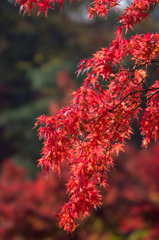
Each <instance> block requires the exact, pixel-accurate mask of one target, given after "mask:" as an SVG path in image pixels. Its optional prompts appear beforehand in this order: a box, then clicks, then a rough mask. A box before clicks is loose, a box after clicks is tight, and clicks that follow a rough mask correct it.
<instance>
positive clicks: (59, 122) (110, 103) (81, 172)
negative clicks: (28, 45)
mask: <svg viewBox="0 0 159 240" xmlns="http://www.w3.org/2000/svg"><path fill="white" fill-rule="evenodd" d="M119 2H120V1H117V0H102V1H101V0H94V1H92V2H91V4H90V7H89V9H88V11H89V15H90V16H89V17H90V18H91V17H95V16H96V15H97V16H103V17H105V18H106V15H107V13H108V12H109V11H110V9H112V8H115V9H116V7H117V6H118V5H119ZM55 3H57V4H58V3H59V4H60V6H61V7H62V3H63V0H61V1H60V0H57V1H55V0H53V1H52V0H16V4H20V5H21V7H20V10H21V11H24V13H27V12H28V13H29V14H31V13H32V11H33V10H34V8H36V7H37V8H38V14H39V13H40V12H41V11H42V10H44V12H45V15H46V16H47V10H48V8H52V9H53V6H54V4H55ZM157 3H158V0H140V1H139V0H134V1H133V2H132V3H131V4H130V6H129V7H128V8H127V9H126V10H125V12H124V13H123V14H122V16H121V17H120V19H119V21H118V27H117V29H116V38H115V39H114V40H113V41H112V42H111V43H110V45H109V47H105V48H102V49H101V50H100V51H98V52H96V53H95V54H94V55H93V57H92V58H89V59H83V60H81V62H80V64H79V67H78V71H77V74H78V75H79V74H82V73H84V72H86V75H87V76H86V79H85V81H84V83H83V84H82V86H81V87H80V88H79V90H78V91H76V92H74V93H73V95H74V98H73V100H72V104H71V105H70V106H68V107H65V108H62V109H61V110H60V111H58V112H57V114H56V115H55V116H54V115H52V116H45V115H43V116H41V117H39V118H38V120H37V123H36V126H39V136H40V139H43V140H44V147H43V151H42V154H43V156H42V158H41V159H39V166H41V167H42V168H44V171H45V172H46V173H48V172H49V170H53V171H57V173H58V174H59V175H60V166H61V163H63V162H66V163H67V164H68V165H69V166H70V178H69V180H68V184H67V194H68V196H69V201H68V202H67V203H66V204H65V205H64V206H63V208H62V210H61V212H60V213H59V217H58V218H59V220H60V222H59V225H60V227H64V229H65V230H67V231H68V232H72V231H73V230H74V229H75V228H76V226H77V224H78V219H79V217H80V216H82V217H85V216H87V215H89V214H90V210H91V208H92V207H94V208H97V207H98V206H100V205H101V199H102V196H101V193H100V191H101V188H102V187H104V188H106V187H107V172H108V170H109V169H110V167H111V166H112V165H113V158H112V154H114V153H116V154H117V155H118V152H119V151H120V150H122V148H123V146H124V145H125V140H126V139H127V138H130V137H131V134H132V132H133V130H132V129H131V123H132V121H133V119H134V118H136V119H137V120H138V121H139V122H140V124H141V132H142V135H143V136H144V137H143V143H142V145H143V146H144V147H147V145H148V143H149V142H150V141H152V140H156V139H157V138H158V136H159V113H158V106H159V95H158V93H159V82H158V80H155V81H154V83H153V84H152V86H149V85H150V84H148V83H149V79H150V77H151V75H152V73H153V72H154V71H155V70H156V69H157V67H158V63H159V34H158V33H153V34H150V33H147V34H136V35H135V36H131V37H130V38H129V39H128V38H127V35H126V33H127V32H130V31H131V29H133V27H134V25H135V24H136V23H140V21H141V20H143V19H147V18H148V17H149V15H150V13H151V11H152V10H153V9H154V8H155V6H156V4H157ZM130 34H131V32H130ZM145 86H146V87H145ZM143 105H146V107H145V109H144V110H143V112H142V117H141V118H140V117H139V114H140V115H141V111H142V106H143Z"/></svg>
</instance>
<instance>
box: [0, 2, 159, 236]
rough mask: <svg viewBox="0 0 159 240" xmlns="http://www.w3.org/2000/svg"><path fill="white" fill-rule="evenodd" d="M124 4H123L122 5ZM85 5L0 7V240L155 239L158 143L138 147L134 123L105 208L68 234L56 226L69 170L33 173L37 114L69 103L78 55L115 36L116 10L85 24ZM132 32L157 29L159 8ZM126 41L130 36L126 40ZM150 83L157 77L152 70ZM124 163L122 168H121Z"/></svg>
mask: <svg viewBox="0 0 159 240" xmlns="http://www.w3.org/2000/svg"><path fill="white" fill-rule="evenodd" d="M128 4H129V1H124V2H123V7H126V5H128ZM88 5H89V1H87V0H86V1H81V2H80V3H79V2H77V1H76V2H73V3H72V5H71V6H70V4H69V1H65V3H64V7H63V11H62V13H61V12H60V11H59V8H58V7H57V9H55V11H54V12H51V11H50V12H49V14H48V18H47V19H46V18H45V17H44V14H41V15H40V16H39V17H37V16H36V13H34V14H33V15H32V16H27V15H26V16H21V15H19V14H18V11H19V9H18V7H15V6H14V1H10V2H9V1H7V0H1V4H0V16H1V17H0V101H1V104H0V136H1V137H0V174H1V175H0V240H26V239H27V240H28V239H29V240H56V239H57V240H64V239H65V240H67V239H77V240H78V239H79V240H85V239H88V240H124V239H128V240H140V239H143V240H159V144H154V145H152V146H151V147H150V148H149V149H148V150H146V151H145V150H144V151H143V150H142V151H141V150H140V151H138V149H139V148H140V145H141V136H140V132H139V126H137V124H136V122H134V123H133V126H134V128H135V134H134V136H133V137H132V140H131V142H129V143H128V146H127V147H126V149H125V150H126V152H125V153H123V154H121V155H120V156H119V158H118V159H117V161H116V162H115V168H114V169H112V171H111V172H110V176H109V178H108V182H109V183H110V187H109V188H108V191H107V193H106V192H103V195H104V199H103V201H104V204H103V206H102V208H100V209H98V210H97V211H96V212H95V211H92V215H91V217H89V218H88V219H86V220H84V221H83V222H81V224H80V226H79V227H78V228H77V230H76V231H75V232H74V234H73V235H67V234H66V233H65V232H64V231H63V230H60V229H58V227H57V226H58V222H57V220H56V214H57V213H58V212H59V210H60V208H61V206H62V204H63V203H64V201H66V195H65V184H66V182H67V177H68V170H67V167H66V166H64V167H63V170H62V177H61V179H60V181H59V179H58V178H57V177H56V176H55V175H54V174H51V175H50V176H49V177H48V179H47V180H46V179H45V178H44V175H43V174H42V173H41V170H40V169H38V168H37V159H38V158H39V157H40V152H41V148H42V143H41V142H40V141H39V139H38V134H37V131H36V129H34V130H33V127H34V123H35V121H36V118H37V117H38V116H40V115H41V114H48V115H50V114H55V113H56V111H57V110H58V109H60V108H61V107H62V106H66V105H69V104H70V101H71V96H70V94H71V93H72V91H75V90H76V89H77V88H78V87H79V86H80V85H81V83H82V82H83V79H84V76H80V77H79V78H77V77H76V74H75V72H76V71H77V65H78V63H79V62H80V60H81V59H82V58H87V57H91V55H92V54H93V53H95V51H97V50H100V48H101V47H105V46H108V45H109V43H110V42H111V40H112V39H113V38H114V36H115V35H114V31H115V28H116V22H117V18H118V17H120V15H121V13H122V11H123V7H121V8H119V11H118V12H115V11H111V12H110V14H109V15H108V19H107V21H105V20H103V19H96V18H95V19H94V20H92V19H91V20H87V7H88ZM151 16H152V18H151V19H149V21H144V22H143V23H142V24H141V25H137V26H136V27H135V29H134V30H133V31H131V32H130V33H129V34H135V32H138V33H147V32H150V33H151V32H156V31H158V30H159V7H158V6H156V8H155V10H154V11H153V12H152V13H151ZM128 37H130V35H128ZM153 78H155V79H157V78H159V72H157V71H156V72H155V73H154V75H153V76H152V79H151V80H150V82H153ZM123 162H124V163H123Z"/></svg>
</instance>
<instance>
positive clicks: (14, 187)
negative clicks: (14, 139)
mask: <svg viewBox="0 0 159 240" xmlns="http://www.w3.org/2000/svg"><path fill="white" fill-rule="evenodd" d="M63 171H64V170H63ZM63 173H64V174H63V175H62V176H63V177H62V178H61V179H60V181H59V178H57V177H56V176H55V175H54V174H53V173H51V174H50V175H49V176H48V179H47V180H46V179H44V177H45V176H44V175H42V174H39V175H38V176H37V178H36V179H35V180H29V179H26V170H25V169H24V168H21V167H18V166H15V165H14V164H13V163H12V162H11V161H10V160H6V161H4V165H3V169H2V174H1V178H0V240H13V239H16V240H25V239H27V240H36V239H38V240H41V239H50V238H49V237H50V236H52V238H51V239H61V238H58V229H57V228H56V225H57V224H56V222H55V221H56V214H57V213H58V212H59V210H60V208H61V205H62V204H63V201H64V199H65V187H64V182H65V178H68V172H67V168H66V167H65V171H64V172H63ZM66 239H67V237H66Z"/></svg>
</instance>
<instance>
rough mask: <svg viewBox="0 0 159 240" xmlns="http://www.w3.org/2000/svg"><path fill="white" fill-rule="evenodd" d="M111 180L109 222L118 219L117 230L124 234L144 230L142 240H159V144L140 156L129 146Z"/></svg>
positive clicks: (116, 221) (108, 206)
mask: <svg viewBox="0 0 159 240" xmlns="http://www.w3.org/2000/svg"><path fill="white" fill-rule="evenodd" d="M109 181H110V183H111V186H110V189H108V192H107V194H106V196H105V198H104V203H105V205H106V208H105V216H104V218H105V219H107V223H108V222H109V224H110V223H111V222H112V219H114V224H115V225H114V226H113V227H114V230H116V231H118V232H120V234H124V235H129V234H131V233H132V232H133V231H138V230H142V229H143V231H145V232H144V234H143V237H142V238H139V239H142V240H158V239H159V144H155V145H153V146H152V147H151V148H150V149H149V150H144V151H141V152H140V153H139V152H137V151H136V150H134V149H133V148H131V147H127V149H126V154H122V155H121V156H120V159H119V162H118V161H117V166H116V167H115V171H113V173H111V176H110V180H109ZM107 209H109V211H108V212H109V213H108V215H107ZM115 228H116V229H115ZM133 239H136V238H133ZM137 239H138V238H137Z"/></svg>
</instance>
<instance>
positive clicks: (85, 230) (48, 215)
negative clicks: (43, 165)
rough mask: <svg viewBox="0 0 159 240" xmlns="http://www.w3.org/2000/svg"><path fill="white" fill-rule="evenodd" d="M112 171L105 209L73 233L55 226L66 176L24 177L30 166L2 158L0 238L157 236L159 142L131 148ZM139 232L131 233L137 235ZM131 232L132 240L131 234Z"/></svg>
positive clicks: (152, 239) (147, 239) (125, 239)
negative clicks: (16, 163)
mask: <svg viewBox="0 0 159 240" xmlns="http://www.w3.org/2000/svg"><path fill="white" fill-rule="evenodd" d="M125 150H126V153H123V154H121V155H120V156H119V157H118V158H119V159H118V161H116V166H115V168H114V170H113V171H112V172H111V173H110V176H109V178H108V179H109V182H110V187H109V188H108V190H107V193H106V194H105V197H104V200H103V201H104V204H103V208H100V209H98V210H97V212H94V214H93V217H91V218H89V217H88V218H86V220H85V221H84V222H83V223H81V226H79V227H78V228H77V230H76V231H75V232H74V233H73V235H72V237H71V236H70V235H67V234H66V233H65V232H64V231H62V230H60V229H58V228H57V222H56V214H57V213H58V212H59V211H60V209H61V207H62V205H63V201H64V198H65V191H66V189H65V188H64V185H65V182H66V180H67V178H68V177H69V176H68V169H67V167H66V166H64V168H62V171H63V173H62V178H61V179H60V181H59V178H57V177H56V176H55V175H54V174H53V173H51V174H50V175H49V176H48V179H44V176H43V175H41V174H40V175H38V176H37V178H36V179H35V180H29V179H26V170H25V169H23V168H21V167H17V166H15V165H14V164H13V163H12V162H11V161H10V160H6V161H4V166H3V169H2V173H1V178H0V240H26V239H27V240H28V239H29V240H48V239H49V240H63V239H65V240H68V239H76V240H91V239H96V240H99V239H102V240H112V239H113V240H117V239H119V240H129V239H133V240H158V239H159V144H155V145H153V146H152V147H151V148H150V149H149V150H142V151H141V152H137V151H136V150H135V149H134V148H132V147H130V146H129V147H127V149H125ZM137 233H139V234H140V237H139V235H133V234H137ZM132 235H133V238H131V236H132Z"/></svg>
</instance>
